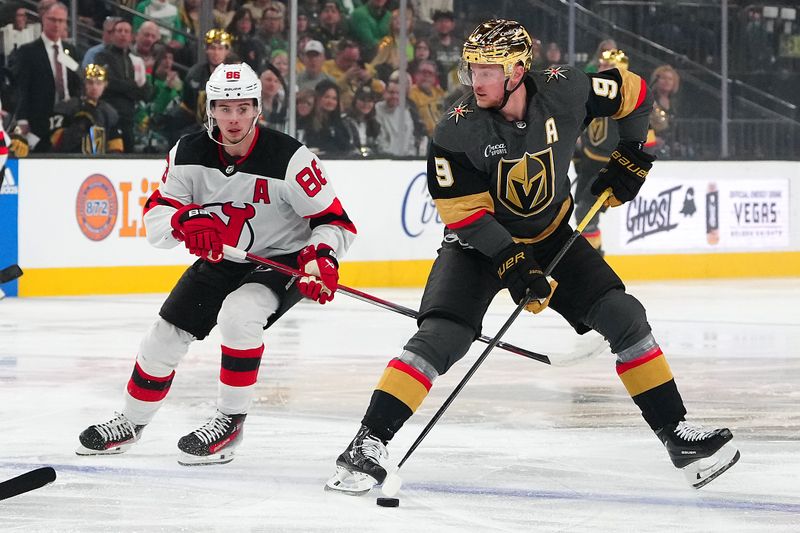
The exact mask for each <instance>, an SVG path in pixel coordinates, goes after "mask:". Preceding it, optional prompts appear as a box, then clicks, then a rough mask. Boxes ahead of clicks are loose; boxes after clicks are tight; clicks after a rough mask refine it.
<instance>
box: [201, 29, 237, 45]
mask: <svg viewBox="0 0 800 533" xmlns="http://www.w3.org/2000/svg"><path fill="white" fill-rule="evenodd" d="M231 43H233V35H231V34H230V33H228V32H227V31H225V30H221V29H218V28H214V29H211V30H208V31H207V32H206V46H208V45H210V44H221V45H223V46H227V47H228V48H230V47H231Z"/></svg>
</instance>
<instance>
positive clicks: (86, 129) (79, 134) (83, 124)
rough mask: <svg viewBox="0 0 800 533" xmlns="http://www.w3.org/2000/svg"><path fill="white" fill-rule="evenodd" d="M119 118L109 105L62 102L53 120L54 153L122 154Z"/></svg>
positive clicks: (51, 122)
mask: <svg viewBox="0 0 800 533" xmlns="http://www.w3.org/2000/svg"><path fill="white" fill-rule="evenodd" d="M118 120H119V115H118V114H117V111H116V110H115V109H114V108H113V107H111V105H110V104H109V103H108V102H104V101H102V100H100V101H99V102H94V101H92V100H89V99H88V98H85V97H82V98H70V99H69V100H66V101H63V102H59V103H58V104H56V106H55V107H54V108H53V114H52V116H51V117H50V143H51V144H52V146H53V148H52V151H53V152H61V153H82V154H86V155H99V154H105V153H108V152H122V151H123V150H124V146H123V143H122V132H121V131H120V129H119V128H118V127H117V122H118Z"/></svg>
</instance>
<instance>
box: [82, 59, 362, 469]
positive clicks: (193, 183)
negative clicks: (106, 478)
mask: <svg viewBox="0 0 800 533" xmlns="http://www.w3.org/2000/svg"><path fill="white" fill-rule="evenodd" d="M206 96H207V100H206V111H207V116H208V119H207V120H208V124H207V132H203V133H196V134H191V135H187V136H184V137H183V138H181V140H179V141H178V143H177V144H176V145H175V146H174V147H173V148H172V150H171V151H170V153H169V156H168V158H167V168H166V170H165V171H164V175H163V177H162V178H161V181H162V183H161V185H160V187H159V189H158V190H157V191H155V192H154V193H153V194H152V196H151V197H150V198H149V199H148V201H147V203H146V204H145V207H144V212H145V214H144V221H145V224H146V226H147V239H148V241H149V242H150V243H151V244H152V245H154V246H156V247H159V248H172V247H174V246H178V245H179V244H180V243H181V242H183V243H184V245H185V246H186V248H187V249H188V250H189V252H190V253H192V254H194V255H197V256H199V257H200V259H198V260H197V261H196V262H195V263H194V264H193V265H192V266H191V267H189V269H188V270H186V272H185V273H184V275H183V276H182V277H181V279H180V280H179V281H178V283H177V285H176V286H175V288H174V289H173V290H172V292H171V293H170V294H169V296H168V297H167V300H166V301H165V302H164V304H163V306H162V307H161V311H160V313H159V315H160V316H159V318H158V319H157V320H156V322H155V323H154V324H153V326H152V327H151V328H150V330H149V331H148V332H147V334H145V336H144V338H143V339H142V342H141V345H140V347H139V353H138V354H137V356H136V363H135V365H134V368H133V374H132V375H131V378H130V380H129V381H128V386H127V391H126V393H125V403H124V408H123V409H122V412H121V413H119V414H118V415H117V416H116V417H114V418H113V419H111V420H110V421H108V422H105V423H102V424H96V425H93V426H90V427H88V428H87V429H86V430H84V431H83V432H82V433H81V434H80V436H79V440H80V443H81V445H80V447H79V448H78V450H77V453H78V454H79V455H97V454H111V453H121V452H123V451H125V450H126V449H128V448H129V447H130V446H131V445H132V444H133V443H135V442H136V441H138V440H139V438H140V436H141V434H142V430H143V429H144V427H145V426H146V425H147V424H148V423H149V422H150V421H151V420H152V419H153V417H154V416H155V414H156V411H157V410H158V408H159V407H160V406H161V405H162V404H163V402H164V399H165V397H166V395H167V393H168V392H169V390H170V387H171V385H172V381H173V378H174V377H175V368H176V367H177V366H178V363H179V362H180V360H181V358H182V357H183V356H184V355H186V352H187V351H188V349H189V345H190V344H191V342H192V341H194V340H197V339H203V338H205V337H206V336H207V335H208V334H209V332H210V331H211V329H212V328H213V327H214V326H216V325H218V326H219V330H220V335H221V337H222V346H221V365H220V373H219V392H218V396H217V411H216V414H215V415H214V416H212V417H211V419H210V420H209V421H208V422H207V423H205V424H203V425H202V426H201V427H200V428H198V429H197V430H195V431H192V432H190V433H188V434H187V435H185V436H183V437H182V438H181V439H180V440H179V441H178V448H179V449H180V452H181V453H180V458H179V459H178V462H179V463H181V464H183V465H196V464H211V463H226V462H229V461H231V460H232V459H233V453H234V449H235V448H236V446H238V445H239V443H240V442H241V440H242V434H243V433H242V431H243V426H244V420H245V417H246V416H247V411H248V408H249V406H250V403H251V401H252V398H253V393H254V391H255V384H256V380H257V377H258V369H259V365H260V363H261V356H262V354H263V353H264V341H263V336H264V329H266V328H268V327H269V326H270V325H271V324H273V323H274V322H275V321H276V320H278V319H279V318H280V317H281V316H282V315H283V314H284V313H286V311H288V310H289V309H290V308H291V307H292V306H293V305H295V304H296V303H297V302H298V301H300V299H301V298H302V297H304V296H305V297H307V298H310V299H313V300H316V301H318V302H319V303H325V302H327V301H330V300H332V299H333V296H334V293H335V291H336V288H337V283H338V278H339V275H338V262H337V256H341V255H342V254H343V253H344V252H345V251H346V250H347V248H348V247H349V246H350V244H351V243H352V242H353V239H354V238H355V233H356V230H355V227H354V226H353V224H352V222H351V221H350V219H349V218H348V216H347V213H345V211H344V209H343V208H342V205H341V203H340V202H339V199H338V198H337V197H336V193H335V192H334V190H333V186H332V185H331V182H330V180H329V177H328V175H327V173H326V172H325V170H324V168H323V167H322V163H320V161H319V159H317V157H316V156H315V155H314V154H312V153H311V152H310V151H309V150H308V149H307V148H306V147H305V146H303V145H302V144H301V143H300V142H298V141H297V140H295V139H293V138H292V137H289V136H288V135H284V134H283V133H280V132H277V131H274V130H270V129H268V128H265V127H261V126H257V125H256V121H257V120H258V117H259V114H260V112H261V82H260V81H259V80H258V77H257V76H256V74H255V72H253V70H252V69H251V68H250V67H248V66H247V65H246V64H243V63H241V64H229V65H220V66H218V67H217V68H216V70H215V71H214V73H213V74H212V75H211V77H210V78H209V80H208V82H207V83H206ZM223 244H227V245H230V246H234V247H237V248H240V249H244V250H247V251H251V252H253V253H256V254H258V255H260V256H264V257H268V258H271V259H273V260H275V261H277V262H280V263H283V264H286V265H289V266H291V267H293V268H297V269H298V270H302V271H303V272H305V273H307V274H308V276H304V277H301V278H300V279H299V280H297V281H296V282H295V281H294V280H293V279H292V278H291V277H290V276H287V275H284V274H281V273H279V272H276V271H273V270H267V269H262V268H257V267H255V266H254V265H253V264H251V263H244V262H237V261H234V260H228V259H223V254H222V246H223Z"/></svg>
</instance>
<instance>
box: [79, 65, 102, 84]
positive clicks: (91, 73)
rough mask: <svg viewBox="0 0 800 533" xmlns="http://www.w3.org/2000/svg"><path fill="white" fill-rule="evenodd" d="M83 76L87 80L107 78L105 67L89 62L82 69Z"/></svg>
mask: <svg viewBox="0 0 800 533" xmlns="http://www.w3.org/2000/svg"><path fill="white" fill-rule="evenodd" d="M83 77H84V79H87V80H100V81H106V80H108V72H106V69H105V67H103V66H102V65H96V64H94V63H89V64H88V65H86V68H85V69H83Z"/></svg>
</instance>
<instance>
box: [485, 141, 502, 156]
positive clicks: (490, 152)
mask: <svg viewBox="0 0 800 533" xmlns="http://www.w3.org/2000/svg"><path fill="white" fill-rule="evenodd" d="M507 153H508V148H506V143H499V144H488V145H486V148H484V149H483V157H492V156H495V155H504V154H507Z"/></svg>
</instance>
